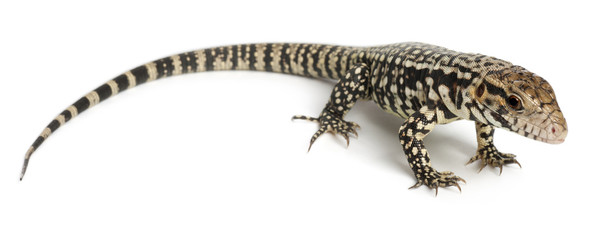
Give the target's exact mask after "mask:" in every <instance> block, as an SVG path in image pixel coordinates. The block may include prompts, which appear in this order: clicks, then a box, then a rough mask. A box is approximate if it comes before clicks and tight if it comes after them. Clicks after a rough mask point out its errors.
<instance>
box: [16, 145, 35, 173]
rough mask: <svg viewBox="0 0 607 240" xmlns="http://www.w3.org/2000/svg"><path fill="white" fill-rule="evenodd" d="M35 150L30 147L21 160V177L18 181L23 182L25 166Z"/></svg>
mask: <svg viewBox="0 0 607 240" xmlns="http://www.w3.org/2000/svg"><path fill="white" fill-rule="evenodd" d="M34 150H35V148H34V147H33V146H32V147H30V148H29V149H28V150H27V153H25V158H24V159H23V167H22V168H21V177H19V181H23V176H25V172H26V171H27V165H28V164H29V162H30V156H32V153H34Z"/></svg>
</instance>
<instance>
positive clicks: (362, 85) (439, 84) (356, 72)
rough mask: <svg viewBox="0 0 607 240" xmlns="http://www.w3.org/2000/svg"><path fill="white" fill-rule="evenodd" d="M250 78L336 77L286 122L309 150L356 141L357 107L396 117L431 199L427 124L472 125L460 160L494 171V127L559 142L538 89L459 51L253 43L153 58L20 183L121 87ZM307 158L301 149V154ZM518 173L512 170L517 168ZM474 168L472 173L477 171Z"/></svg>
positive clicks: (548, 98) (557, 118) (73, 110)
mask: <svg viewBox="0 0 607 240" xmlns="http://www.w3.org/2000/svg"><path fill="white" fill-rule="evenodd" d="M219 70H253V71H271V72H280V73H285V74H291V75H299V76H305V77H311V78H329V79H338V80H339V82H338V83H337V85H336V86H335V88H334V90H333V92H332V93H331V96H330V99H329V101H328V103H327V104H326V106H325V107H324V109H323V110H322V112H321V113H320V115H319V116H318V117H308V116H299V115H298V116H295V117H293V118H294V119H305V120H309V121H314V122H317V123H319V125H320V128H319V130H318V131H317V132H316V133H315V134H314V135H313V136H312V139H311V140H310V147H311V146H312V144H313V143H314V141H315V140H316V139H317V138H318V137H319V136H321V135H322V134H324V133H326V132H329V133H334V134H339V135H342V136H343V137H344V138H345V139H346V140H347V141H348V143H349V135H350V134H353V135H357V133H356V128H358V127H359V126H358V124H356V123H353V122H348V121H346V120H344V117H345V115H346V114H347V112H348V111H349V110H350V109H351V108H352V107H353V106H354V104H355V103H356V101H358V100H372V101H374V102H375V103H377V105H378V106H379V107H381V108H382V109H384V110H385V111H387V112H390V113H392V114H395V115H397V116H399V117H402V118H404V119H405V123H404V124H403V125H402V127H401V128H400V130H399V138H400V141H401V144H402V146H403V150H404V152H405V155H406V156H407V159H408V162H409V166H410V167H411V168H412V170H413V172H414V174H415V177H416V178H417V183H416V184H415V185H414V186H413V187H418V186H421V185H426V186H428V187H430V188H433V189H436V190H437V191H438V188H439V187H448V186H456V187H458V188H459V183H458V182H459V181H463V179H462V178H460V177H457V176H456V175H454V174H453V173H452V172H449V171H443V172H439V171H437V170H435V169H434V168H433V167H432V165H431V163H430V157H429V154H428V151H427V150H426V148H425V147H424V144H423V138H424V137H425V136H426V135H427V134H429V133H430V132H431V131H432V129H433V128H434V126H435V125H436V124H446V123H449V122H452V121H455V120H461V119H467V120H471V121H475V122H476V131H477V140H478V151H477V154H476V155H475V156H474V157H472V159H471V160H470V161H469V163H470V162H474V161H476V160H481V162H482V167H485V166H492V167H499V168H500V173H501V171H502V167H503V165H506V164H512V163H516V164H519V163H518V161H517V160H516V159H515V158H514V157H515V156H514V155H512V154H504V153H500V152H499V151H498V150H497V148H496V147H495V146H494V145H493V132H494V129H495V128H503V129H507V130H509V131H512V132H515V133H518V134H520V135H523V136H525V137H529V138H532V139H535V140H539V141H543V142H547V143H561V142H563V141H564V140H565V137H566V135H567V123H566V121H565V118H564V117H563V114H562V112H561V110H560V108H559V106H558V104H557V102H556V97H555V95H554V91H553V90H552V87H551V86H550V84H548V82H546V81H545V80H544V79H543V78H541V77H539V76H537V75H535V74H534V73H532V72H529V71H528V70H526V69H524V68H522V67H520V66H516V65H513V64H511V63H510V62H507V61H504V60H500V59H497V58H493V57H489V56H485V55H481V54H469V53H460V52H455V51H451V50H448V49H446V48H442V47H438V46H433V45H429V44H423V43H399V44H392V45H384V46H377V47H344V46H333V45H322V44H289V43H262V44H243V45H232V46H224V47H216V48H208V49H202V50H197V51H192V52H187V53H182V54H177V55H173V56H169V57H166V58H162V59H158V60H156V61H153V62H149V63H147V64H144V65H141V66H139V67H136V68H134V69H132V70H130V71H127V72H126V73H124V74H121V75H119V76H117V77H116V78H114V79H112V80H110V81H108V82H106V83H105V84H103V85H101V86H100V87H98V88H96V89H95V90H93V91H91V92H90V93H88V94H86V95H85V96H84V97H82V98H80V99H79V100H78V101H76V102H75V103H74V104H72V105H71V106H69V107H68V108H67V109H66V110H65V111H63V112H61V114H59V115H58V116H57V117H56V118H55V119H54V120H53V121H51V123H49V124H48V126H47V127H46V128H45V129H44V131H43V132H42V133H41V134H40V136H39V137H38V138H37V139H36V141H35V142H34V143H33V144H32V146H31V147H30V148H29V150H28V151H27V153H26V155H25V161H24V165H23V170H22V175H21V178H23V175H24V174H25V171H26V169H27V165H28V162H29V159H30V157H31V155H32V153H33V152H34V151H35V150H36V149H37V148H38V147H39V146H40V145H41V144H42V143H43V142H44V141H45V140H46V139H47V138H48V136H49V135H51V134H52V133H53V132H54V131H56V130H57V129H58V128H59V127H60V126H62V125H64V124H65V123H66V122H67V121H69V120H70V119H72V118H74V117H75V116H77V115H78V114H80V113H82V112H83V111H85V110H87V109H89V108H91V107H93V106H95V105H96V104H98V103H100V102H101V101H103V100H105V99H107V98H109V97H111V96H114V95H116V94H118V93H120V92H122V91H124V90H126V89H129V88H132V87H135V86H137V85H140V84H143V83H145V82H149V81H153V80H156V79H160V78H164V77H169V76H174V75H180V74H185V73H194V72H205V71H219ZM308 150H309V149H308ZM519 165H520V164H519ZM481 169H482V168H481Z"/></svg>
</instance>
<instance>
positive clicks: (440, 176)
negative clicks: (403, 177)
mask: <svg viewBox="0 0 607 240" xmlns="http://www.w3.org/2000/svg"><path fill="white" fill-rule="evenodd" d="M417 177H418V180H417V183H416V184H415V185H413V186H411V187H410V188H409V189H412V188H417V187H419V186H421V185H424V184H425V185H426V186H428V187H429V188H432V189H436V193H435V196H436V195H438V188H439V187H450V186H456V187H457V189H459V191H460V192H461V191H462V188H461V187H460V186H459V182H460V181H461V182H463V183H466V180H464V179H463V178H461V177H458V176H456V175H455V174H454V173H453V172H449V171H444V172H438V171H436V170H434V169H432V172H431V173H430V174H427V175H424V176H421V175H418V176H417ZM420 178H421V179H420Z"/></svg>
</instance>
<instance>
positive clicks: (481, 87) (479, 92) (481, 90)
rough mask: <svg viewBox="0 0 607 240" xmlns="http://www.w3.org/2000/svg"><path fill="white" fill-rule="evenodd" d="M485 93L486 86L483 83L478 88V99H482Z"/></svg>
mask: <svg viewBox="0 0 607 240" xmlns="http://www.w3.org/2000/svg"><path fill="white" fill-rule="evenodd" d="M484 93H485V84H483V83H481V84H480V85H478V87H476V97H478V98H480V97H482V96H483V94H484Z"/></svg>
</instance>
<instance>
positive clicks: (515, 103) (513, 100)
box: [508, 95, 523, 111]
mask: <svg viewBox="0 0 607 240" xmlns="http://www.w3.org/2000/svg"><path fill="white" fill-rule="evenodd" d="M508 106H509V107H510V108H512V109H513V110H515V111H519V110H521V109H523V106H522V104H521V99H520V98H519V97H518V96H516V95H510V97H508Z"/></svg>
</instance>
